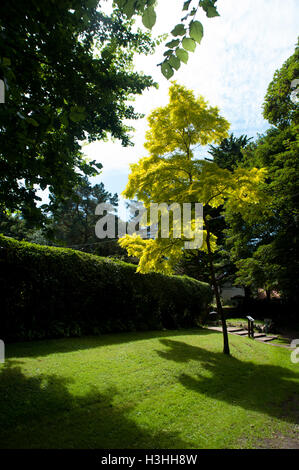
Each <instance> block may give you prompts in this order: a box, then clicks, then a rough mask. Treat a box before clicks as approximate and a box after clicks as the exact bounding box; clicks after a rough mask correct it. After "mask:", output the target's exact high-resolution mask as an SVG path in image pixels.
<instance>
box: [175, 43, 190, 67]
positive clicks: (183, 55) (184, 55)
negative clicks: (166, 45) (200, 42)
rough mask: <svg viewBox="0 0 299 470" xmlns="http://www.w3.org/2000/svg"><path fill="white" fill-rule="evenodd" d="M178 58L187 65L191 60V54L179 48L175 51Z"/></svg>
mask: <svg viewBox="0 0 299 470" xmlns="http://www.w3.org/2000/svg"><path fill="white" fill-rule="evenodd" d="M175 54H176V56H177V57H178V59H180V60H181V61H182V62H184V64H187V62H188V59H189V54H188V52H186V51H185V50H184V49H180V48H179V47H178V48H177V49H176V51H175Z"/></svg>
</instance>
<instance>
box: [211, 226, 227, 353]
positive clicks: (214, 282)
mask: <svg viewBox="0 0 299 470" xmlns="http://www.w3.org/2000/svg"><path fill="white" fill-rule="evenodd" d="M205 225H206V230H207V240H206V241H207V249H208V259H209V267H210V274H211V282H212V286H213V287H214V292H215V297H216V304H217V312H218V314H219V315H220V318H221V323H222V332H223V352H224V354H228V355H229V354H230V351H229V343H228V333H227V326H226V320H225V316H224V312H223V308H222V305H221V299H220V293H219V286H218V282H217V280H216V275H215V269H214V262H213V253H212V250H211V244H210V236H211V232H210V230H209V228H208V226H207V223H206V221H205Z"/></svg>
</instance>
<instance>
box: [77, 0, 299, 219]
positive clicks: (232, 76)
mask: <svg viewBox="0 0 299 470" xmlns="http://www.w3.org/2000/svg"><path fill="white" fill-rule="evenodd" d="M109 3H110V2H109V1H108V2H107V7H108V8H109ZM217 3H218V11H219V13H220V15H221V16H220V17H216V18H211V19H209V18H207V17H206V16H205V14H204V13H202V14H200V15H198V17H197V19H199V20H200V21H201V22H202V23H203V25H204V38H203V40H202V42H201V44H200V45H199V46H197V48H196V51H195V52H194V53H193V54H192V53H190V54H189V56H190V58H189V62H188V64H187V65H182V66H181V68H180V69H179V71H178V72H176V73H175V75H174V77H173V78H174V79H175V80H177V82H179V83H181V84H184V85H186V86H187V87H188V88H191V89H193V90H194V91H195V93H196V94H198V95H202V96H204V98H205V99H207V100H208V101H209V102H210V104H211V105H213V106H218V107H219V108H220V111H221V114H222V115H223V116H224V117H225V118H226V119H227V120H228V121H229V122H230V123H231V128H230V131H231V132H233V133H234V134H235V135H241V134H247V135H248V136H249V137H256V135H257V133H262V132H263V131H265V130H266V129H267V128H268V127H269V125H268V123H267V122H266V121H265V120H264V119H263V117H262V103H263V99H264V96H265V93H266V91H267V87H268V84H269V83H270V81H271V80H272V78H273V74H274V72H275V70H277V69H278V68H280V67H281V65H282V64H283V62H284V61H285V60H286V59H287V58H288V57H289V56H290V55H291V54H292V53H293V52H294V49H295V44H296V42H297V37H298V34H299V20H298V18H299V2H298V0H284V1H283V2H282V1H281V0H242V1H240V0H218V2H217ZM181 8H182V0H158V6H157V9H156V10H157V23H156V25H155V27H154V28H153V34H154V35H159V34H162V33H168V32H169V31H171V29H172V28H173V27H174V26H175V25H176V24H177V23H178V22H179V20H180V18H181V16H182V14H181ZM168 40H169V39H168ZM163 52H164V46H163V45H162V46H160V47H159V48H158V49H157V50H156V52H155V54H154V55H151V56H147V57H145V56H136V58H135V68H136V70H138V71H143V72H144V73H146V74H149V75H152V76H153V78H154V79H155V80H156V81H157V82H158V83H159V89H158V90H156V89H154V88H152V89H151V90H148V91H145V92H144V93H143V95H142V96H140V97H137V98H136V100H135V109H136V110H137V111H138V112H142V113H145V115H148V114H149V113H150V112H151V110H153V109H154V108H155V107H157V106H161V105H165V104H167V102H168V88H169V82H168V81H167V80H166V79H165V78H164V77H163V76H162V75H161V73H160V70H159V68H158V67H157V66H156V64H157V63H159V62H161V57H162V55H163ZM298 78H299V77H298ZM133 125H134V127H135V129H136V132H135V133H134V135H133V142H134V143H135V146H134V147H130V148H123V147H122V146H121V145H120V144H119V143H118V142H106V143H104V142H95V143H92V144H90V145H87V146H85V147H84V153H85V155H86V156H87V157H90V158H91V159H96V160H97V161H98V162H101V163H102V164H103V171H102V173H101V175H100V176H98V177H97V178H92V182H94V183H95V182H100V181H102V182H103V183H104V184H105V187H106V189H108V190H109V191H110V192H113V193H114V192H117V193H118V194H120V193H121V192H122V191H123V190H124V188H125V186H126V182H127V178H128V173H129V164H130V163H134V162H136V161H138V160H139V158H141V157H143V156H146V151H145V149H144V147H143V143H144V135H145V131H146V129H147V121H146V117H145V118H144V119H142V120H139V121H134V123H133ZM120 215H121V216H122V217H124V216H125V211H124V204H123V203H121V211H120Z"/></svg>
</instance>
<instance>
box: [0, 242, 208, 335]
mask: <svg viewBox="0 0 299 470" xmlns="http://www.w3.org/2000/svg"><path fill="white" fill-rule="evenodd" d="M0 294H1V331H0V338H1V339H3V340H5V341H18V340H32V339H41V338H51V337H52V338H53V337H63V336H80V335H82V334H100V333H108V332H118V331H135V330H148V329H150V330H154V329H162V328H167V329H177V328H189V327H193V326H197V325H198V323H199V321H200V319H201V318H202V317H203V316H204V315H205V314H206V311H207V306H208V303H209V302H210V301H211V300H212V292H211V289H210V287H209V286H208V285H207V284H204V283H201V282H199V281H197V280H195V279H191V278H188V277H186V276H163V275H161V274H156V273H151V274H147V275H142V274H138V273H136V266H134V265H131V264H127V263H124V262H121V261H119V262H118V261H111V260H109V259H107V258H100V257H99V256H95V255H90V254H87V253H82V252H80V251H75V250H71V249H63V248H53V247H45V246H39V245H35V244H31V243H27V242H19V241H16V240H14V239H11V238H7V237H4V236H2V235H0Z"/></svg>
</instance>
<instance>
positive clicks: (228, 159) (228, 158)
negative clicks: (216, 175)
mask: <svg viewBox="0 0 299 470" xmlns="http://www.w3.org/2000/svg"><path fill="white" fill-rule="evenodd" d="M250 140H251V139H249V138H248V137H247V136H246V135H241V136H240V137H235V136H234V135H233V134H231V135H230V136H229V138H227V139H223V141H222V142H221V144H220V145H219V146H217V147H216V146H213V145H210V147H209V148H210V149H209V150H208V153H209V154H210V155H212V157H213V162H215V163H217V165H218V166H219V167H220V168H226V169H227V170H231V171H232V170H234V169H235V168H236V167H237V166H238V164H239V163H241V162H242V161H243V159H244V156H243V153H242V149H243V148H245V147H246V145H247V144H248V143H249V142H250Z"/></svg>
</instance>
